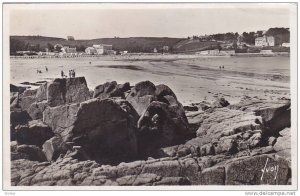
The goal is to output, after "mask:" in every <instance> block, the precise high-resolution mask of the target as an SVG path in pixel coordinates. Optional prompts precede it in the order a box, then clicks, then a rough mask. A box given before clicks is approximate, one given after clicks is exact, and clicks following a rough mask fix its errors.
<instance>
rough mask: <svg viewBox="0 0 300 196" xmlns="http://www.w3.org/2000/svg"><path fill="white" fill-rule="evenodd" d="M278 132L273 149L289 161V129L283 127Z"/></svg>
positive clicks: (290, 142)
mask: <svg viewBox="0 0 300 196" xmlns="http://www.w3.org/2000/svg"><path fill="white" fill-rule="evenodd" d="M279 134H280V136H279V137H278V138H277V140H276V143H275V144H274V150H275V151H277V154H278V155H280V156H282V157H285V158H286V159H287V160H290V161H291V151H292V149H291V144H292V141H291V129H290V128H285V129H283V130H282V131H280V132H279Z"/></svg>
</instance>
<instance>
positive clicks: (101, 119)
mask: <svg viewBox="0 0 300 196" xmlns="http://www.w3.org/2000/svg"><path fill="white" fill-rule="evenodd" d="M137 120H138V115H137V113H136V111H135V110H134V109H133V108H132V106H131V105H130V104H129V103H128V102H127V101H125V100H122V99H104V100H100V99H91V100H89V101H85V102H82V103H80V104H72V105H64V106H58V107H53V108H47V109H46V110H45V111H44V121H45V123H46V124H48V125H49V126H50V127H51V128H52V129H53V131H54V132H55V133H56V134H59V135H60V136H61V137H62V138H63V140H64V141H65V142H74V145H78V146H82V147H83V149H84V150H85V151H86V152H88V153H89V155H90V157H91V158H93V159H95V160H97V161H98V162H107V161H108V162H114V161H115V160H114V159H117V160H123V159H124V160H126V159H130V158H131V157H133V156H136V153H137V146H136V145H137V141H136V124H137Z"/></svg>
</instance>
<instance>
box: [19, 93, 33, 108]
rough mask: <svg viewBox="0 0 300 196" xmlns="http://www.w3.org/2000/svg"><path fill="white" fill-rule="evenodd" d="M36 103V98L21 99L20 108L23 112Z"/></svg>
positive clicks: (23, 97)
mask: <svg viewBox="0 0 300 196" xmlns="http://www.w3.org/2000/svg"><path fill="white" fill-rule="evenodd" d="M34 102H36V98H35V96H27V97H25V96H21V97H19V106H20V108H21V109H22V110H27V109H28V108H29V107H30V106H31V104H33V103H34Z"/></svg>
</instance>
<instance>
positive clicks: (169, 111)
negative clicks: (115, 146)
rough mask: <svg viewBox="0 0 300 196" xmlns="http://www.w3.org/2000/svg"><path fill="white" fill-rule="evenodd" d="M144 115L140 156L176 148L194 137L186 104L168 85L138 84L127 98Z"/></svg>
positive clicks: (141, 122)
mask: <svg viewBox="0 0 300 196" xmlns="http://www.w3.org/2000/svg"><path fill="white" fill-rule="evenodd" d="M126 100H128V102H129V103H131V104H132V106H133V107H134V108H135V109H136V111H137V113H138V114H139V115H140V119H139V121H138V125H137V126H138V129H139V132H138V142H139V149H140V154H142V155H147V156H148V155H149V154H151V153H152V151H153V150H155V149H157V148H159V147H162V146H170V145H174V144H176V143H178V142H181V141H182V140H183V138H185V137H187V136H189V135H190V134H192V132H191V131H190V129H189V127H188V122H187V118H186V116H185V111H184V108H183V106H182V104H181V103H180V102H179V101H178V100H177V97H176V95H175V94H174V92H173V91H172V90H171V89H170V88H169V87H168V86H166V85H163V84H161V85H157V86H155V85H154V84H153V83H151V82H150V81H144V82H140V83H137V84H136V85H135V86H134V87H133V88H132V89H131V91H130V93H129V95H128V96H127V97H126Z"/></svg>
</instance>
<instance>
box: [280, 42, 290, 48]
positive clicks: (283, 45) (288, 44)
mask: <svg viewBox="0 0 300 196" xmlns="http://www.w3.org/2000/svg"><path fill="white" fill-rule="evenodd" d="M281 46H282V47H287V48H289V47H290V43H282V44H281Z"/></svg>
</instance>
